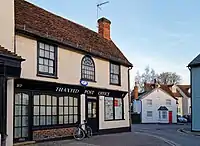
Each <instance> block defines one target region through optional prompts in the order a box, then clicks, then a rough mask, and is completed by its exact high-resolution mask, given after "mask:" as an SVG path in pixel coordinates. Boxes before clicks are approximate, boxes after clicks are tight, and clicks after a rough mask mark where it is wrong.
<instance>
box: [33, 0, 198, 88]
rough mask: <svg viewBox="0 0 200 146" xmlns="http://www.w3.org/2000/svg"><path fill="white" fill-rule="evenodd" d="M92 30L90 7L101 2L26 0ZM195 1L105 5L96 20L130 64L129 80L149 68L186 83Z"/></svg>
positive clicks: (133, 0) (115, 0) (193, 47)
mask: <svg viewBox="0 0 200 146" xmlns="http://www.w3.org/2000/svg"><path fill="white" fill-rule="evenodd" d="M29 1H31V2H32V3H34V4H36V5H38V6H40V7H42V8H45V9H46V10H48V11H51V12H53V13H55V14H57V15H60V16H63V17H65V18H67V19H70V20H72V21H75V22H76V23H79V24H82V25H84V26H86V27H88V28H90V29H92V30H94V31H97V13H96V4H97V3H98V2H104V0H59V1H58V0H29ZM199 7H200V1H199V0H123V1H122V0H109V3H108V4H106V5H104V6H102V11H99V17H102V16H104V17H106V18H108V19H109V20H111V22H112V24H111V37H112V40H113V41H114V42H115V43H116V44H117V46H118V47H119V48H120V49H121V51H122V52H123V53H124V54H125V56H126V57H127V58H128V59H129V61H130V62H132V63H133V65H134V68H133V70H132V71H131V87H133V84H134V76H135V74H136V72H137V70H139V71H140V72H142V71H143V70H144V68H145V67H146V66H147V65H149V66H150V67H151V68H154V69H155V70H156V72H158V73H159V72H162V71H171V72H177V74H180V75H181V76H182V79H183V80H182V84H188V83H189V70H188V69H187V67H186V66H187V64H188V63H189V62H190V61H191V60H192V59H193V58H194V57H196V56H197V55H198V53H200V51H199V50H200V41H199V40H200V29H199V28H200V17H199V14H200V9H199Z"/></svg>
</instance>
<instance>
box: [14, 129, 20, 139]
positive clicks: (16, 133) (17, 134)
mask: <svg viewBox="0 0 200 146" xmlns="http://www.w3.org/2000/svg"><path fill="white" fill-rule="evenodd" d="M18 137H21V128H15V138H18Z"/></svg>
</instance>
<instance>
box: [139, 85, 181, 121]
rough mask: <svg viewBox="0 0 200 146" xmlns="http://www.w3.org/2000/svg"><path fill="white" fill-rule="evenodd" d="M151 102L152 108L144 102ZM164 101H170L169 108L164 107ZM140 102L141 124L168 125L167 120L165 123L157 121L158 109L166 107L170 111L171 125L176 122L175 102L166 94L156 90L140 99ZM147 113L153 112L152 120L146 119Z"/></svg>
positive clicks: (158, 89)
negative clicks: (149, 100)
mask: <svg viewBox="0 0 200 146" xmlns="http://www.w3.org/2000/svg"><path fill="white" fill-rule="evenodd" d="M147 99H151V100H152V106H149V105H147V102H146V100H147ZM166 99H170V100H171V106H168V105H166ZM141 101H142V123H168V119H167V120H166V121H160V120H159V111H158V109H159V107H160V106H166V107H167V108H168V110H169V111H172V123H176V122H177V105H176V100H175V99H174V98H173V97H171V96H170V95H168V94H167V93H166V92H164V91H163V90H161V89H160V88H157V89H155V90H153V91H152V92H151V93H150V94H148V95H146V96H144V98H142V99H141ZM147 111H153V116H152V118H148V117H147Z"/></svg>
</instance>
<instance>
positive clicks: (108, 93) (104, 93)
mask: <svg viewBox="0 0 200 146" xmlns="http://www.w3.org/2000/svg"><path fill="white" fill-rule="evenodd" d="M98 95H99V96H109V95H110V92H98Z"/></svg>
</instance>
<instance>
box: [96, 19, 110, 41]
mask: <svg viewBox="0 0 200 146" xmlns="http://www.w3.org/2000/svg"><path fill="white" fill-rule="evenodd" d="M110 24H111V22H110V20H108V19H106V18H104V17H102V18H100V19H99V20H98V28H99V29H98V33H99V34H100V35H101V36H103V37H104V38H105V39H108V40H110Z"/></svg>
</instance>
